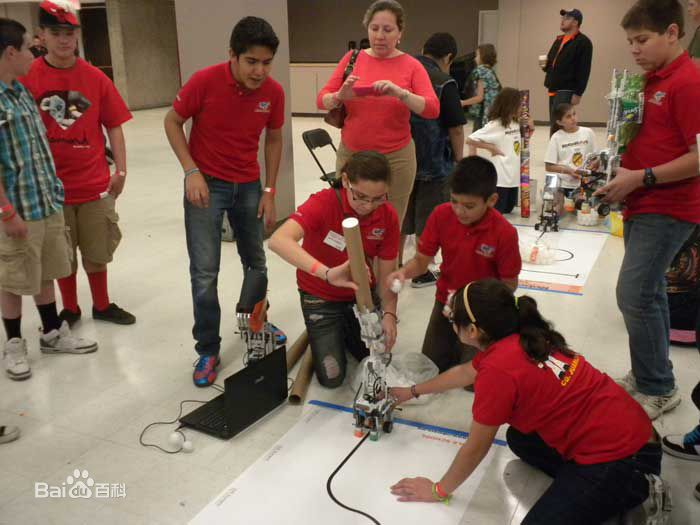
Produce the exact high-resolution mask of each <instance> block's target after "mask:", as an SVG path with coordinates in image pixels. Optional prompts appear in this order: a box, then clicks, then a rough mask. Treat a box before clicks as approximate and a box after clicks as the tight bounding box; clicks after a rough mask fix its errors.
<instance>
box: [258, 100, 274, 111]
mask: <svg viewBox="0 0 700 525" xmlns="http://www.w3.org/2000/svg"><path fill="white" fill-rule="evenodd" d="M270 106H272V104H271V103H270V101H261V102H258V107H257V108H255V112H256V113H269V112H270Z"/></svg>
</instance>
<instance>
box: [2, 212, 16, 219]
mask: <svg viewBox="0 0 700 525" xmlns="http://www.w3.org/2000/svg"><path fill="white" fill-rule="evenodd" d="M15 215H17V212H16V211H15V210H12V211H11V212H10V214H9V215H8V216H7V217H5V215H4V214H3V216H2V222H10V221H11V220H12V219H14V218H15Z"/></svg>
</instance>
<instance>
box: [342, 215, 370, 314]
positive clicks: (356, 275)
mask: <svg viewBox="0 0 700 525" xmlns="http://www.w3.org/2000/svg"><path fill="white" fill-rule="evenodd" d="M343 235H344V236H345V246H346V247H347V250H348V259H350V274H351V275H352V280H353V281H354V282H355V284H357V286H358V287H359V288H358V290H357V291H356V292H355V299H356V300H357V307H358V308H359V310H360V311H361V312H371V311H372V310H374V303H373V302H372V294H371V292H370V289H369V276H368V275H367V265H366V264H365V249H364V248H363V247H362V234H361V233H360V221H358V220H357V219H356V218H355V217H348V218H347V219H344V220H343Z"/></svg>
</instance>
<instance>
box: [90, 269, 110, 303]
mask: <svg viewBox="0 0 700 525" xmlns="http://www.w3.org/2000/svg"><path fill="white" fill-rule="evenodd" d="M87 276H88V281H89V282H90V293H92V305H93V306H94V307H95V309H96V310H104V309H105V308H107V307H108V306H109V295H108V294H107V270H105V271H104V272H96V273H89V274H87Z"/></svg>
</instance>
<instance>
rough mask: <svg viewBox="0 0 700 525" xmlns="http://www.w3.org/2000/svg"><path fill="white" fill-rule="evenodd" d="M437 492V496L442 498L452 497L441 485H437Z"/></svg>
mask: <svg viewBox="0 0 700 525" xmlns="http://www.w3.org/2000/svg"><path fill="white" fill-rule="evenodd" d="M435 492H437V495H438V496H440V497H441V498H449V497H450V495H449V494H448V493H447V492H445V491H444V490H442V487H441V486H440V483H439V482H438V483H435Z"/></svg>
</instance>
